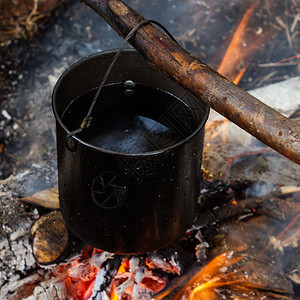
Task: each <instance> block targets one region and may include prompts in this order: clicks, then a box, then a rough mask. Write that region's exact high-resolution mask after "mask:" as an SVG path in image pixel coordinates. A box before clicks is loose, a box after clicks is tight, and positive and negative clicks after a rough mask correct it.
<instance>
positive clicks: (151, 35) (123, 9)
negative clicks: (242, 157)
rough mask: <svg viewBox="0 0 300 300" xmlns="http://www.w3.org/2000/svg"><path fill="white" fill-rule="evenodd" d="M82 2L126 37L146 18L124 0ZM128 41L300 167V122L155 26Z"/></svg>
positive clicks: (177, 80)
mask: <svg viewBox="0 0 300 300" xmlns="http://www.w3.org/2000/svg"><path fill="white" fill-rule="evenodd" d="M81 1H82V2H83V3H85V4H86V5H88V6H89V7H90V8H92V9H93V10H94V11H95V12H97V13H98V14H99V15H100V16H101V17H103V18H104V19H105V20H106V21H107V23H109V24H110V26H111V27H112V28H113V29H114V30H115V31H117V32H118V33H119V34H120V35H121V36H122V37H125V36H126V35H127V34H128V33H129V32H130V30H131V29H132V28H133V27H134V26H136V25H137V24H139V23H140V22H141V21H143V20H145V19H144V17H143V16H142V15H140V14H139V13H138V12H137V11H135V10H134V9H132V8H131V7H129V6H127V5H126V4H125V3H123V2H122V1H120V0H81ZM130 43H131V45H132V46H133V47H134V48H136V50H137V51H138V52H140V53H141V54H142V55H143V57H144V58H145V59H146V60H147V61H148V62H149V63H150V64H152V65H153V66H154V67H155V68H156V69H158V70H159V71H161V72H163V73H164V74H166V75H168V76H169V77H170V78H171V79H172V80H174V81H175V82H177V83H178V84H179V85H181V86H182V87H183V88H185V89H186V90H188V91H189V92H191V93H192V94H193V95H195V96H196V97H198V98H199V99H201V100H202V101H204V102H205V103H207V104H208V105H209V106H210V107H211V108H213V109H214V110H216V111H217V112H219V113H220V114H222V115H223V116H224V117H226V118H228V119H229V120H230V121H232V122H233V123H235V124H237V125H238V126H239V127H241V128H242V129H244V130H245V131H247V132H248V133H250V134H251V135H253V136H255V137H256V138H258V139H259V140H260V141H262V142H263V143H265V144H266V145H268V146H270V147H271V148H273V149H274V150H276V151H278V152H279V153H281V154H282V155H284V156H286V157H287V158H289V159H290V160H292V161H294V162H296V163H297V164H300V124H298V123H296V122H294V121H292V120H290V119H288V118H286V117H285V116H283V115H281V114H280V113H279V112H277V111H276V110H274V109H272V108H271V107H269V106H267V105H265V104H264V103H262V102H261V101H259V100H258V99H257V98H255V97H253V96H251V95H250V94H249V93H247V92H246V91H244V90H243V89H241V88H239V87H238V86H236V85H235V84H234V83H233V82H231V81H230V80H228V79H227V78H225V77H223V76H222V75H220V74H219V73H218V72H216V71H214V70H213V69H212V68H210V67H209V66H208V65H206V64H205V63H203V62H202V61H201V60H200V59H199V58H198V57H196V56H194V55H192V54H191V53H189V52H188V51H187V50H185V49H183V48H182V47H181V46H180V45H178V44H176V43H175V42H174V41H172V40H171V39H170V38H168V37H167V36H166V35H165V34H164V33H162V32H161V31H160V30H158V29H157V28H156V27H155V26H153V25H151V24H149V25H145V26H143V27H142V28H141V29H139V30H138V31H137V33H136V34H135V36H134V37H133V38H131V39H130Z"/></svg>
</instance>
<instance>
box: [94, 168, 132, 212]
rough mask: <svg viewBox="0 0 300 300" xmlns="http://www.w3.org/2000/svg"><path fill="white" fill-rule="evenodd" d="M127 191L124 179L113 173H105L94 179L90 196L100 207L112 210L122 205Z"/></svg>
mask: <svg viewBox="0 0 300 300" xmlns="http://www.w3.org/2000/svg"><path fill="white" fill-rule="evenodd" d="M127 190H128V188H127V181H126V179H125V178H124V177H122V176H121V175H119V174H117V173H115V172H106V173H101V174H100V175H98V176H97V177H95V178H94V180H93V182H92V186H91V195H92V199H93V200H94V202H96V203H97V204H98V205H99V206H100V207H102V208H105V209H114V208H117V207H120V206H122V205H123V204H124V201H125V199H126V197H127Z"/></svg>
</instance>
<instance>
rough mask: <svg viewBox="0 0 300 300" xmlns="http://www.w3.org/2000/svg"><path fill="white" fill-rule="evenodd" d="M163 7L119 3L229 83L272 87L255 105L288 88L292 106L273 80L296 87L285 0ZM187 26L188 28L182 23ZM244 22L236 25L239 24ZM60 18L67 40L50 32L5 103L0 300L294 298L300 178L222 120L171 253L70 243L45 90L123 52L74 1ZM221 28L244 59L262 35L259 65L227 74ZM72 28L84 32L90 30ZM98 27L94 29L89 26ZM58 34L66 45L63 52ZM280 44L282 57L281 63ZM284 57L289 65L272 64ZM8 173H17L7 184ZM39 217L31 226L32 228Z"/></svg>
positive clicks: (292, 15) (291, 9) (210, 135)
mask: <svg viewBox="0 0 300 300" xmlns="http://www.w3.org/2000/svg"><path fill="white" fill-rule="evenodd" d="M160 2H161V1H153V2H151V3H150V4H149V3H147V7H145V5H146V4H144V3H141V2H140V1H128V3H127V4H130V5H131V6H133V7H135V8H136V9H137V10H139V11H142V12H143V13H144V14H145V15H147V16H150V17H153V16H156V15H157V16H158V18H160V17H159V16H160V15H159V14H158V11H164V17H161V19H159V21H160V22H161V23H163V24H164V25H166V26H167V27H168V29H169V30H170V31H171V32H172V33H173V34H174V35H175V37H176V38H177V39H178V40H179V41H180V42H181V43H182V44H184V46H185V48H187V49H188V50H190V51H191V52H192V53H195V54H196V55H198V56H200V57H201V58H202V59H204V60H205V61H207V62H209V63H210V64H212V65H213V66H215V67H216V68H218V66H219V65H220V69H219V71H220V72H222V73H223V74H225V75H226V76H228V77H230V78H231V79H232V80H233V79H235V82H237V81H238V80H239V79H240V78H242V79H241V81H240V84H241V86H242V87H243V88H247V89H249V88H257V87H259V86H261V85H263V84H270V83H272V82H275V81H278V83H276V85H274V86H269V87H262V90H256V91H255V92H254V93H256V94H255V95H256V97H258V98H259V99H263V96H262V95H263V94H264V93H268V94H270V93H271V92H272V91H274V90H276V94H277V95H278V94H280V93H281V90H283V92H282V93H283V95H285V94H286V93H287V92H286V88H285V87H284V86H285V85H287V86H288V88H287V89H288V90H294V91H295V92H294V93H293V95H291V96H289V98H290V99H292V101H291V102H294V103H296V102H297V101H299V98H298V95H297V92H296V91H297V89H298V79H293V78H291V79H290V80H287V81H284V82H283V83H282V82H280V81H281V80H283V79H284V77H285V76H286V75H288V77H289V76H290V75H297V58H292V57H297V55H298V54H299V53H297V49H298V48H299V47H296V45H299V39H298V36H297V34H295V32H297V30H298V29H297V28H298V27H297V26H299V23H298V21H297V20H298V13H299V7H298V6H297V3H296V2H295V1H288V2H287V3H286V4H285V5H286V6H285V10H284V9H282V7H283V6H281V4H282V2H280V3H279V2H278V3H277V2H276V1H274V2H270V1H264V2H263V3H257V5H254V6H252V4H253V3H254V2H253V1H249V2H248V1H245V2H243V4H241V3H236V2H233V1H228V2H226V1H224V2H223V1H222V3H220V1H211V2H210V3H206V2H204V1H199V2H197V3H196V2H195V1H186V2H185V3H184V4H183V3H182V1H169V2H168V5H166V3H160ZM94 15H95V16H94ZM186 15H189V16H191V17H190V18H188V20H186ZM221 15H222V18H221V17H220V16H221ZM224 16H225V17H224ZM266 16H268V17H266ZM243 17H244V22H243V23H240V24H243V25H240V26H238V24H239V22H240V21H241V20H242V18H243ZM260 17H261V18H262V19H264V18H265V17H266V19H265V20H267V21H265V22H261V23H260V22H258V21H257V19H256V18H260ZM65 18H66V19H67V20H68V19H70V18H71V20H70V23H67V25H66V27H64V28H65V30H66V31H68V34H66V35H64V31H63V30H62V28H63V26H65V25H63V23H61V22H62V21H61V19H64V16H62V17H61V18H59V19H58V20H57V22H56V25H55V26H54V29H53V31H51V30H49V31H48V32H47V33H45V39H43V40H40V41H39V44H38V45H40V46H37V47H36V48H33V49H31V50H30V51H31V52H30V51H29V52H28V53H29V55H31V57H35V62H36V64H37V65H39V68H36V69H34V70H33V69H32V67H29V66H27V67H26V68H25V69H24V73H22V74H24V79H23V81H24V84H23V83H22V82H21V80H22V79H21V76H20V79H17V81H20V83H19V84H17V83H16V85H15V87H14V90H13V92H12V93H13V94H12V95H11V96H8V97H9V99H10V101H9V102H8V101H7V102H3V106H2V108H1V114H2V116H3V117H2V120H1V124H0V125H1V126H5V135H4V137H3V141H2V140H1V145H2V146H1V147H2V148H1V149H4V151H3V150H1V154H2V157H3V160H2V161H1V164H2V166H3V168H2V170H1V171H2V172H3V173H2V174H3V175H2V178H4V179H3V180H2V181H1V186H2V189H1V190H2V191H1V203H2V207H3V213H2V215H1V218H2V222H3V226H2V229H1V230H2V232H1V233H2V242H1V257H2V258H4V259H3V260H2V265H1V271H2V274H3V276H1V278H2V279H1V280H2V282H1V297H2V298H8V299H9V298H11V299H38V298H42V299H47V298H48V299H53V298H55V297H57V298H59V299H64V298H67V299H72V298H73V299H88V298H92V299H151V298H154V299H192V298H193V297H194V299H195V298H197V299H231V298H234V297H235V298H239V299H297V298H298V297H299V264H298V258H299V251H298V248H297V245H298V241H299V188H298V187H299V179H298V178H299V175H300V170H299V166H298V165H297V164H295V163H292V162H291V161H289V160H288V159H286V158H284V157H282V156H281V155H279V154H277V153H275V152H274V151H273V150H270V148H268V147H266V146H265V145H263V144H262V143H260V142H259V141H257V140H255V139H254V138H252V137H251V136H250V135H246V134H244V132H243V131H242V130H239V129H237V128H236V127H234V126H232V124H231V123H229V122H228V121H227V120H226V119H224V118H221V117H219V116H218V115H216V114H211V117H210V119H209V121H208V123H207V126H206V137H205V143H204V158H203V166H202V179H203V182H202V183H201V186H200V198H199V201H198V207H197V209H196V213H197V218H196V220H195V221H194V223H193V225H192V226H191V227H190V228H189V230H188V231H187V232H186V233H185V234H183V235H182V236H181V237H180V238H179V239H178V240H177V241H176V242H175V243H172V244H171V245H170V246H168V247H165V248H163V249H161V250H158V251H155V252H153V253H147V254H144V255H116V254H112V253H109V252H105V251H102V250H99V249H95V248H92V247H90V246H88V245H85V244H83V243H82V242H80V241H79V240H78V239H76V238H75V237H74V236H72V234H70V233H69V232H68V231H67V229H66V226H65V224H64V222H63V221H62V218H61V215H60V212H59V210H58V208H59V206H58V195H57V188H56V185H57V182H56V181H57V173H56V171H55V170H56V161H55V155H56V153H55V141H54V136H55V134H54V130H53V129H54V119H53V117H52V112H51V109H50V106H49V97H50V94H51V89H52V86H53V84H54V82H55V81H56V79H57V77H58V76H59V75H60V74H61V73H62V71H63V70H64V68H65V67H66V66H67V65H70V64H71V63H73V62H75V61H76V60H78V59H79V58H80V57H83V56H85V55H87V54H90V53H93V52H97V51H98V50H100V49H109V48H116V47H118V46H119V45H120V43H121V40H120V39H119V40H118V39H117V38H116V37H115V36H114V37H113V38H112V37H111V36H112V35H113V33H112V32H111V31H109V30H108V29H107V26H106V24H105V23H104V22H103V23H101V19H100V18H99V17H98V16H97V15H96V14H94V13H93V12H91V11H90V10H89V9H87V8H86V7H84V6H83V5H82V4H80V3H77V1H76V2H74V5H71V6H70V7H69V9H68V10H67V11H66V13H65ZM84 18H86V19H84ZM205 18H206V19H205ZM220 19H222V20H223V19H225V20H226V21H225V25H226V26H227V24H228V26H229V25H230V26H231V27H230V28H232V30H233V31H234V30H235V28H236V27H239V28H240V29H242V30H244V31H245V32H246V33H247V34H246V36H245V34H241V33H240V34H239V35H240V36H243V35H244V39H245V40H244V42H243V43H241V45H242V49H249V48H248V47H247V44H249V40H247V38H249V37H248V35H250V38H252V37H253V36H254V37H255V36H256V37H258V39H259V40H260V41H259V42H261V40H262V38H261V37H262V36H264V41H263V44H259V45H260V47H261V49H260V51H261V55H259V56H257V58H256V60H253V56H254V53H255V49H254V48H255V47H252V49H250V50H251V51H252V52H251V53H247V54H246V55H247V56H246V57H243V58H241V57H240V58H238V59H236V60H235V62H232V61H231V62H230V59H229V58H228V54H226V55H225V58H226V57H227V58H226V59H225V62H223V63H222V64H221V58H222V57H224V53H225V48H227V46H228V45H229V44H230V42H229V41H230V39H231V36H232V35H233V34H232V35H229V34H226V33H224V32H223V33H220V32H219V31H220V29H219V28H220V25H218V24H219V23H220V21H221V20H220ZM79 20H86V22H85V23H84V24H85V25H82V23H81V21H79ZM92 20H93V21H92ZM163 20H165V22H164V21H163ZM255 20H256V21H255ZM94 22H95V23H94ZM98 22H99V23H100V25H95V24H97V23H98ZM266 23H267V24H270V28H269V30H270V31H268V30H267V29H266V27H264V25H265V24H266ZM74 24H75V26H73V25H74ZM101 24H102V25H101ZM233 24H234V25H235V26H233ZM257 24H259V25H258V26H257ZM225 25H224V26H223V27H224V28H226V26H225ZM209 29H210V30H211V31H209ZM217 29H218V30H217ZM271 29H274V30H275V33H276V34H277V39H276V40H273V43H276V47H275V46H274V48H272V47H271V48H268V46H267V45H270V44H269V41H270V40H272V34H274V30H273V31H272V30H271ZM228 31H229V30H228ZM70 32H72V33H76V34H78V35H79V36H78V40H73V39H72V38H71V36H72V35H70ZM82 32H84V34H82ZM199 32H201V34H199ZM208 32H210V34H209V33H208ZM267 33H268V34H267ZM252 34H253V35H252ZM58 36H63V37H64V38H63V39H62V40H60V38H57V37H58ZM199 36H200V40H199V39H198V38H197V37H199ZM212 36H213V38H211V37H212ZM222 36H226V37H227V40H226V42H225V43H224V42H223V46H218V45H220V44H221V42H220V43H216V40H220V41H221V40H222ZM100 37H101V38H100ZM279 37H280V38H279ZM209 38H210V40H209ZM54 40H57V42H56V44H55V47H53V44H54V42H53V41H54ZM236 44H239V43H238V42H232V44H231V46H232V45H236ZM251 44H252V45H256V43H251ZM279 45H280V46H281V49H285V50H284V51H283V52H284V54H283V53H282V50H281V52H280V51H279V48H280V47H279ZM283 45H284V46H283ZM208 48H209V49H208ZM217 48H220V50H219V53H221V52H223V53H222V54H221V55H217V53H216V49H217ZM234 48H236V47H234ZM250 48H251V47H250ZM45 49H46V52H45ZM230 49H233V48H232V47H231V48H230ZM256 49H258V48H256ZM265 49H268V51H269V52H268V53H269V54H268V55H266V52H265V51H264V50H265ZM54 50H55V51H54ZM222 50H224V51H222ZM52 51H53V52H52ZM231 51H232V50H231ZM238 51H240V50H238ZM229 52H230V51H229ZM242 52H244V51H242ZM30 53H31V54H30ZM37 53H38V54H39V55H37ZM42 53H46V57H47V58H46V57H45V56H42V55H41V54H42ZM227 53H228V51H227ZM256 53H257V52H256ZM229 56H230V55H229ZM63 57H66V58H65V59H64V58H63ZM234 57H237V55H235V54H234ZM251 58H252V63H250V62H251ZM288 58H291V59H289V60H286V61H284V62H282V63H281V62H280V61H281V60H284V59H288ZM226 60H227V64H229V65H231V66H232V65H234V66H237V65H239V66H238V71H236V70H235V71H230V68H229V70H228V69H227V70H225V69H226V68H225V67H224V64H225V66H226ZM237 61H238V62H239V63H237ZM228 62H229V63H228ZM241 62H242V63H241ZM248 62H249V63H250V64H249V66H248V68H247V64H248ZM240 63H241V64H240ZM274 63H275V64H274ZM281 64H284V66H281ZM286 64H288V65H286ZM221 65H222V68H221ZM285 68H287V69H285ZM284 69H285V71H283V70H284ZM287 70H288V71H287ZM26 72H28V73H26ZM243 73H244V75H243V76H242V74H243ZM29 74H30V76H28V75H29ZM19 75H20V74H19ZM236 75H239V76H236ZM235 77H237V78H235ZM25 80H26V82H25ZM29 81H30V83H31V85H30V90H29V89H28V87H27V86H28V84H29ZM51 85H52V86H51ZM265 91H267V92H265ZM270 91H271V92H270ZM17 92H19V93H20V94H19V95H17ZM277 95H275V96H273V97H272V101H271V102H269V103H270V104H271V105H273V104H274V105H276V109H279V110H281V112H283V113H285V114H286V115H288V116H290V115H291V117H292V118H295V119H297V111H296V110H297V105H295V106H294V103H291V105H287V103H284V104H280V101H278V102H277V103H276V104H275V103H274V101H273V99H276V96H277ZM24 99H26V101H24ZM286 99H287V98H286ZM263 100H265V99H263ZM286 102H288V101H286ZM20 103H21V104H22V105H19V104H20ZM298 103H299V102H298ZM12 170H14V171H15V172H14V173H13V174H12V175H11V176H10V177H9V175H10V173H11V171H12ZM24 196H26V197H24ZM19 199H22V200H24V201H26V203H25V202H22V201H19ZM28 203H31V204H28ZM36 219H37V220H39V221H38V222H37V223H35V225H34V226H33V227H31V226H32V224H33V223H34V221H35V220H36ZM50 227H51V230H49V228H50ZM58 245H59V247H57V246H58ZM32 249H33V251H34V256H33V255H32ZM34 257H35V258H36V261H35V260H34ZM37 262H38V263H37ZM46 265H47V266H46Z"/></svg>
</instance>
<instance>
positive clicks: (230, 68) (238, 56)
mask: <svg viewBox="0 0 300 300" xmlns="http://www.w3.org/2000/svg"><path fill="white" fill-rule="evenodd" d="M257 5H258V1H256V2H254V4H252V6H251V7H250V8H249V9H248V10H247V12H246V14H245V15H244V17H243V19H242V21H241V23H240V24H239V26H238V28H237V29H236V31H235V33H234V36H233V38H232V40H231V42H230V44H229V47H228V49H227V51H226V53H225V55H224V57H223V60H222V62H221V64H220V66H219V68H218V72H219V73H221V74H222V75H224V76H227V77H228V78H229V79H231V80H233V82H234V83H235V84H238V83H239V81H240V80H241V79H242V77H243V75H244V73H245V72H246V70H247V68H248V66H249V63H248V64H246V65H245V66H244V67H243V68H242V70H241V71H240V72H239V73H238V74H236V73H237V71H236V66H238V65H241V64H242V65H243V64H245V63H244V61H245V58H246V57H248V56H249V55H250V54H251V53H252V52H253V51H254V50H255V49H256V48H257V47H258V45H259V44H260V42H261V39H260V38H259V39H257V40H256V41H255V42H251V43H248V44H247V47H246V48H245V47H244V45H243V44H244V39H243V38H244V35H245V32H246V28H247V24H248V23H249V21H250V18H251V16H252V14H253V12H254V9H255V8H256V6H257Z"/></svg>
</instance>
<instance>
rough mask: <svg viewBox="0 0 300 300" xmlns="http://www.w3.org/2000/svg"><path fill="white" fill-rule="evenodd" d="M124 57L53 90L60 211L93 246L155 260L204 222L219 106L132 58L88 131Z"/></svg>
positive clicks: (74, 71)
mask: <svg viewBox="0 0 300 300" xmlns="http://www.w3.org/2000/svg"><path fill="white" fill-rule="evenodd" d="M114 55H115V51H107V52H101V53H97V54H94V55H91V56H89V57H87V58H84V59H82V60H80V61H79V62H77V63H75V64H74V65H72V66H71V67H70V68H69V69H68V70H67V71H66V72H65V73H64V74H63V75H62V76H61V77H60V79H59V80H58V82H57V84H56V86H55V88H54V92H53V101H52V105H53V111H54V115H55V118H56V120H57V157H58V184H59V199H60V208H61V211H62V214H63V216H64V219H65V221H66V224H67V226H68V228H69V229H70V230H71V231H72V232H73V233H74V234H75V235H76V236H78V237H79V238H80V239H82V240H83V241H85V242H86V243H88V244H90V245H91V246H94V247H96V248H100V249H102V250H106V251H110V252H115V253H119V254H134V253H139V254H140V253H146V252H150V251H154V250H156V249H159V248H162V247H165V246H167V245H169V244H171V243H172V242H174V241H175V240H176V239H177V238H178V237H180V236H181V235H182V234H183V233H184V232H185V231H186V229H187V228H188V227H189V226H190V225H191V224H192V222H193V220H194V218H195V211H196V204H197V198H198V194H199V183H200V180H201V177H200V168H201V158H202V149H203V138H204V125H205V122H206V120H207V117H208V112H209V108H208V106H207V105H206V104H204V103H203V102H202V101H201V100H199V99H197V98H195V97H194V96H193V95H191V94H190V93H188V92H187V91H186V90H184V89H183V88H181V87H180V86H178V85H177V84H176V83H174V82H173V81H171V80H170V79H168V78H167V77H166V76H164V75H163V74H161V73H160V72H157V71H155V70H153V69H152V68H151V67H150V66H148V64H147V63H146V62H145V60H144V59H143V58H142V57H141V56H140V55H139V54H138V53H137V52H136V51H135V50H124V51H123V52H122V54H121V56H120V58H119V59H118V60H117V62H116V65H115V66H114V68H113V70H112V73H111V75H110V76H109V78H108V80H107V83H106V85H105V87H104V88H103V90H102V92H101V94H100V98H99V100H98V101H97V104H96V106H95V108H94V111H93V115H92V116H93V121H92V123H91V126H90V127H89V128H87V129H85V130H84V131H83V132H82V133H80V134H78V135H76V136H74V137H71V138H69V139H66V137H67V135H68V133H70V131H72V130H75V129H77V128H78V126H80V123H81V121H82V119H83V117H84V116H85V115H86V112H87V110H88V108H89V105H90V103H91V100H92V98H93V95H94V94H95V90H93V89H95V88H96V87H97V86H98V85H99V83H100V82H101V80H102V78H103V75H104V74H105V72H106V70H107V67H108V65H109V64H110V63H111V61H112V59H113V57H114Z"/></svg>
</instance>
